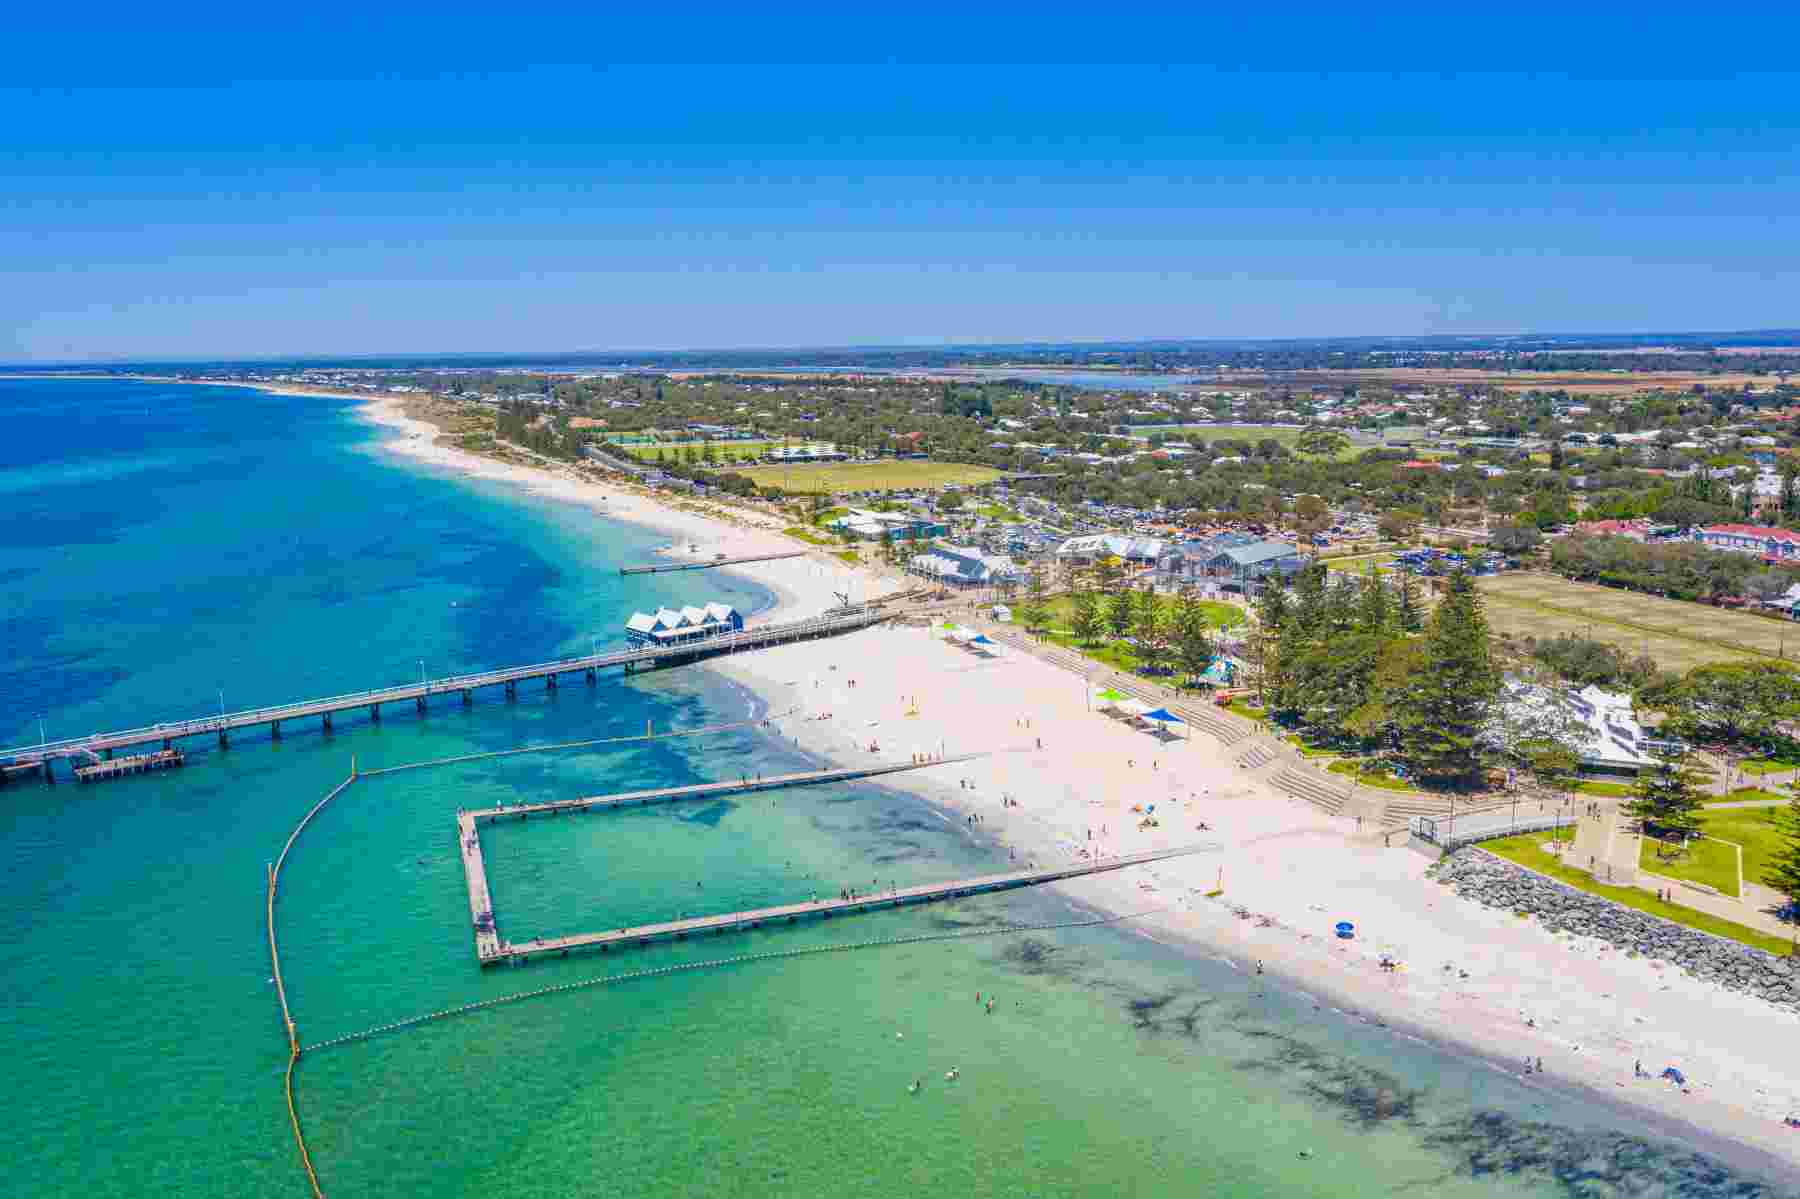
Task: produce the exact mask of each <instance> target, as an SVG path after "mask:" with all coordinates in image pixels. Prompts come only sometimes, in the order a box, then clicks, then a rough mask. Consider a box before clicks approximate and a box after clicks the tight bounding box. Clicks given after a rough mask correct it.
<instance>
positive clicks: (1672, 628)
mask: <svg viewBox="0 0 1800 1199" xmlns="http://www.w3.org/2000/svg"><path fill="white" fill-rule="evenodd" d="M1475 585H1476V587H1477V588H1479V589H1480V591H1481V597H1482V599H1483V600H1485V601H1486V608H1487V616H1488V623H1489V624H1490V625H1491V626H1492V627H1493V629H1494V631H1495V632H1497V633H1510V634H1513V635H1514V636H1523V635H1526V634H1530V635H1531V636H1534V637H1537V638H1539V639H1542V638H1545V637H1553V636H1556V635H1557V634H1559V633H1570V634H1573V635H1575V636H1579V637H1592V638H1594V639H1595V640H1598V641H1606V642H1609V643H1611V644H1613V645H1616V646H1618V647H1619V648H1620V649H1623V650H1625V651H1626V652H1627V653H1629V654H1630V655H1631V656H1632V657H1634V658H1635V657H1637V656H1638V655H1640V654H1645V653H1647V654H1649V655H1650V656H1651V657H1652V658H1654V659H1655V660H1656V663H1657V665H1658V666H1660V667H1662V668H1663V669H1664V670H1671V671H1677V672H1682V673H1685V672H1686V671H1688V670H1691V669H1692V668H1693V667H1695V666H1700V665H1703V664H1705V663H1708V662H1743V661H1764V662H1785V661H1790V660H1791V659H1787V658H1783V657H1782V656H1781V655H1784V654H1792V653H1793V652H1794V649H1795V646H1800V635H1797V634H1796V633H1795V630H1794V628H1793V623H1792V622H1791V621H1781V620H1770V619H1768V618H1767V617H1762V616H1756V615H1752V614H1751V613H1748V612H1733V611H1729V610H1727V609H1724V608H1714V607H1710V606H1708V605H1705V604H1692V603H1687V602H1685V601H1683V600H1672V599H1663V598H1661V597H1659V596H1654V595H1641V594H1639V593H1637V592H1634V591H1625V590H1621V589H1619V588H1615V587H1602V586H1599V585H1598V584H1594V583H1576V582H1573V581H1571V580H1569V579H1564V578H1560V577H1558V576H1556V575H1550V574H1541V573H1538V572H1535V571H1523V570H1521V571H1509V572H1507V573H1505V574H1499V575H1488V576H1484V577H1483V578H1480V579H1478V580H1476V584H1475ZM1790 639H1792V640H1793V641H1794V642H1795V645H1794V646H1790V645H1789V644H1788V641H1789V640H1790ZM1778 769H1780V768H1779V767H1778ZM1788 769H1792V767H1788Z"/></svg>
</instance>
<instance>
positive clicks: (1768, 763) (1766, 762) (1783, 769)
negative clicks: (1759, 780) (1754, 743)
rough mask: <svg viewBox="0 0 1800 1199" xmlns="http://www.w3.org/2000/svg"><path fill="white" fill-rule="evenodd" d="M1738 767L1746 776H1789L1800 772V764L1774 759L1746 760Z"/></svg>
mask: <svg viewBox="0 0 1800 1199" xmlns="http://www.w3.org/2000/svg"><path fill="white" fill-rule="evenodd" d="M1737 765H1738V769H1739V770H1741V771H1743V772H1744V773H1745V774H1787V773H1789V772H1791V771H1795V770H1800V762H1782V761H1779V760H1777V759H1774V758H1745V759H1744V760H1743V761H1742V762H1739V763H1738V764H1737Z"/></svg>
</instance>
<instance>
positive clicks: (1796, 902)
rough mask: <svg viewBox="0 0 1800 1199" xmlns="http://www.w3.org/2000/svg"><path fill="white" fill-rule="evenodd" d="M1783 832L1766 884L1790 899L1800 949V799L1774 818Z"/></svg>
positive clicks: (1767, 873)
mask: <svg viewBox="0 0 1800 1199" xmlns="http://www.w3.org/2000/svg"><path fill="white" fill-rule="evenodd" d="M1774 823H1775V827H1776V828H1777V829H1779V830H1780V831H1781V848H1780V849H1778V850H1776V851H1775V856H1774V857H1773V858H1772V859H1771V860H1770V862H1769V865H1768V867H1767V868H1766V869H1765V870H1764V871H1763V876H1762V881H1763V882H1764V883H1765V884H1767V885H1768V886H1770V887H1773V888H1774V889H1775V890H1777V891H1779V892H1781V893H1782V894H1783V895H1785V896H1786V897H1787V900H1788V902H1789V903H1790V904H1792V905H1793V909H1794V916H1793V919H1794V945H1795V947H1797V948H1800V795H1797V796H1795V797H1794V798H1793V799H1791V800H1789V801H1788V806H1787V807H1786V808H1784V809H1781V810H1779V811H1777V812H1776V813H1775V815H1774Z"/></svg>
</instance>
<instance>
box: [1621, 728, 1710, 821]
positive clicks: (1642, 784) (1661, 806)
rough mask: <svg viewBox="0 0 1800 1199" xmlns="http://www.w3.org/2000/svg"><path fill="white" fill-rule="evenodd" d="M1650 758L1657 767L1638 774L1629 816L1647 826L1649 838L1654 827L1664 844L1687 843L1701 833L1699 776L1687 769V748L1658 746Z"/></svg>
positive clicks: (1651, 767)
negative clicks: (1654, 761) (1654, 760)
mask: <svg viewBox="0 0 1800 1199" xmlns="http://www.w3.org/2000/svg"><path fill="white" fill-rule="evenodd" d="M1650 755H1651V757H1653V758H1655V759H1656V764H1655V765H1654V766H1646V767H1644V768H1643V769H1642V770H1640V771H1638V777H1637V782H1636V783H1635V784H1634V785H1633V786H1632V799H1631V802H1629V803H1627V804H1626V805H1625V811H1626V814H1628V815H1629V816H1631V817H1632V818H1633V819H1634V820H1637V821H1639V822H1640V823H1641V824H1642V825H1643V826H1644V832H1645V835H1646V836H1647V835H1649V834H1650V832H1651V829H1652V826H1654V828H1655V831H1656V833H1657V835H1658V837H1659V839H1660V840H1661V841H1662V842H1663V844H1664V845H1669V844H1670V843H1671V842H1675V841H1679V842H1681V843H1683V844H1685V843H1686V842H1687V839H1688V838H1689V837H1691V836H1693V835H1694V834H1695V833H1698V832H1699V831H1700V809H1701V798H1700V792H1699V790H1698V788H1697V787H1696V784H1697V783H1698V782H1699V778H1700V776H1699V774H1698V772H1696V771H1695V770H1693V769H1692V768H1691V767H1689V766H1688V764H1687V750H1685V749H1675V748H1672V747H1669V746H1660V745H1659V746H1657V747H1656V748H1654V749H1652V750H1651V751H1650Z"/></svg>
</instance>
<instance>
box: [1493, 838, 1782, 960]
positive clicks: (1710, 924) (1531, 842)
mask: <svg viewBox="0 0 1800 1199" xmlns="http://www.w3.org/2000/svg"><path fill="white" fill-rule="evenodd" d="M1542 842H1543V834H1542V833H1525V834H1523V835H1522V836H1518V837H1504V838H1501V839H1500V840H1497V841H1483V842H1482V843H1481V848H1483V849H1485V850H1487V851H1488V852H1489V853H1491V854H1495V855H1497V856H1499V857H1502V858H1506V859H1507V860H1508V861H1512V862H1517V863H1518V864H1519V865H1521V866H1529V867H1530V868H1531V869H1533V870H1536V871H1537V872H1538V873H1539V874H1547V875H1549V876H1550V877H1551V878H1553V879H1556V880H1557V881H1558V882H1563V883H1567V884H1568V885H1569V886H1571V887H1574V888H1575V889H1576V890H1577V891H1586V892H1587V893H1588V894H1589V895H1598V896H1600V897H1602V898H1604V899H1610V900H1613V901H1614V902H1615V903H1621V904H1624V905H1625V906H1626V907H1628V908H1636V909H1637V910H1638V911H1640V912H1648V913H1650V914H1651V915H1652V916H1661V917H1662V918H1663V919H1665V920H1672V921H1674V922H1675V923H1676V924H1685V925H1687V926H1688V927H1689V928H1697V929H1699V930H1700V931H1701V932H1704V933H1712V934H1713V935H1714V936H1717V937H1728V938H1730V939H1731V940H1733V941H1738V942H1741V943H1743V944H1745V945H1753V946H1755V947H1756V948H1758V949H1762V950H1766V951H1767V952H1769V953H1772V954H1774V955H1776V956H1777V957H1786V956H1788V951H1789V948H1790V946H1789V943H1788V940H1787V938H1785V937H1771V936H1769V935H1768V934H1767V933H1761V932H1758V931H1757V930H1756V929H1753V928H1747V927H1745V926H1744V925H1742V924H1733V923H1732V922H1731V921H1729V920H1721V919H1719V918H1718V917H1716V916H1710V915H1708V914H1706V913H1705V912H1696V911H1694V910H1693V909H1692V908H1684V907H1682V906H1681V905H1680V904H1675V903H1664V902H1663V901H1662V900H1660V899H1658V898H1656V896H1654V895H1652V894H1650V893H1649V892H1647V891H1640V890H1638V889H1637V888H1636V887H1609V886H1607V885H1606V884H1605V883H1597V882H1595V881H1594V878H1593V876H1592V875H1590V874H1588V873H1587V872H1586V871H1585V870H1576V869H1574V868H1573V867H1570V866H1565V865H1563V864H1562V860H1561V859H1560V858H1557V857H1556V856H1555V855H1554V854H1551V853H1548V852H1546V851H1545V850H1544V849H1543V848H1541V845H1542Z"/></svg>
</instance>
